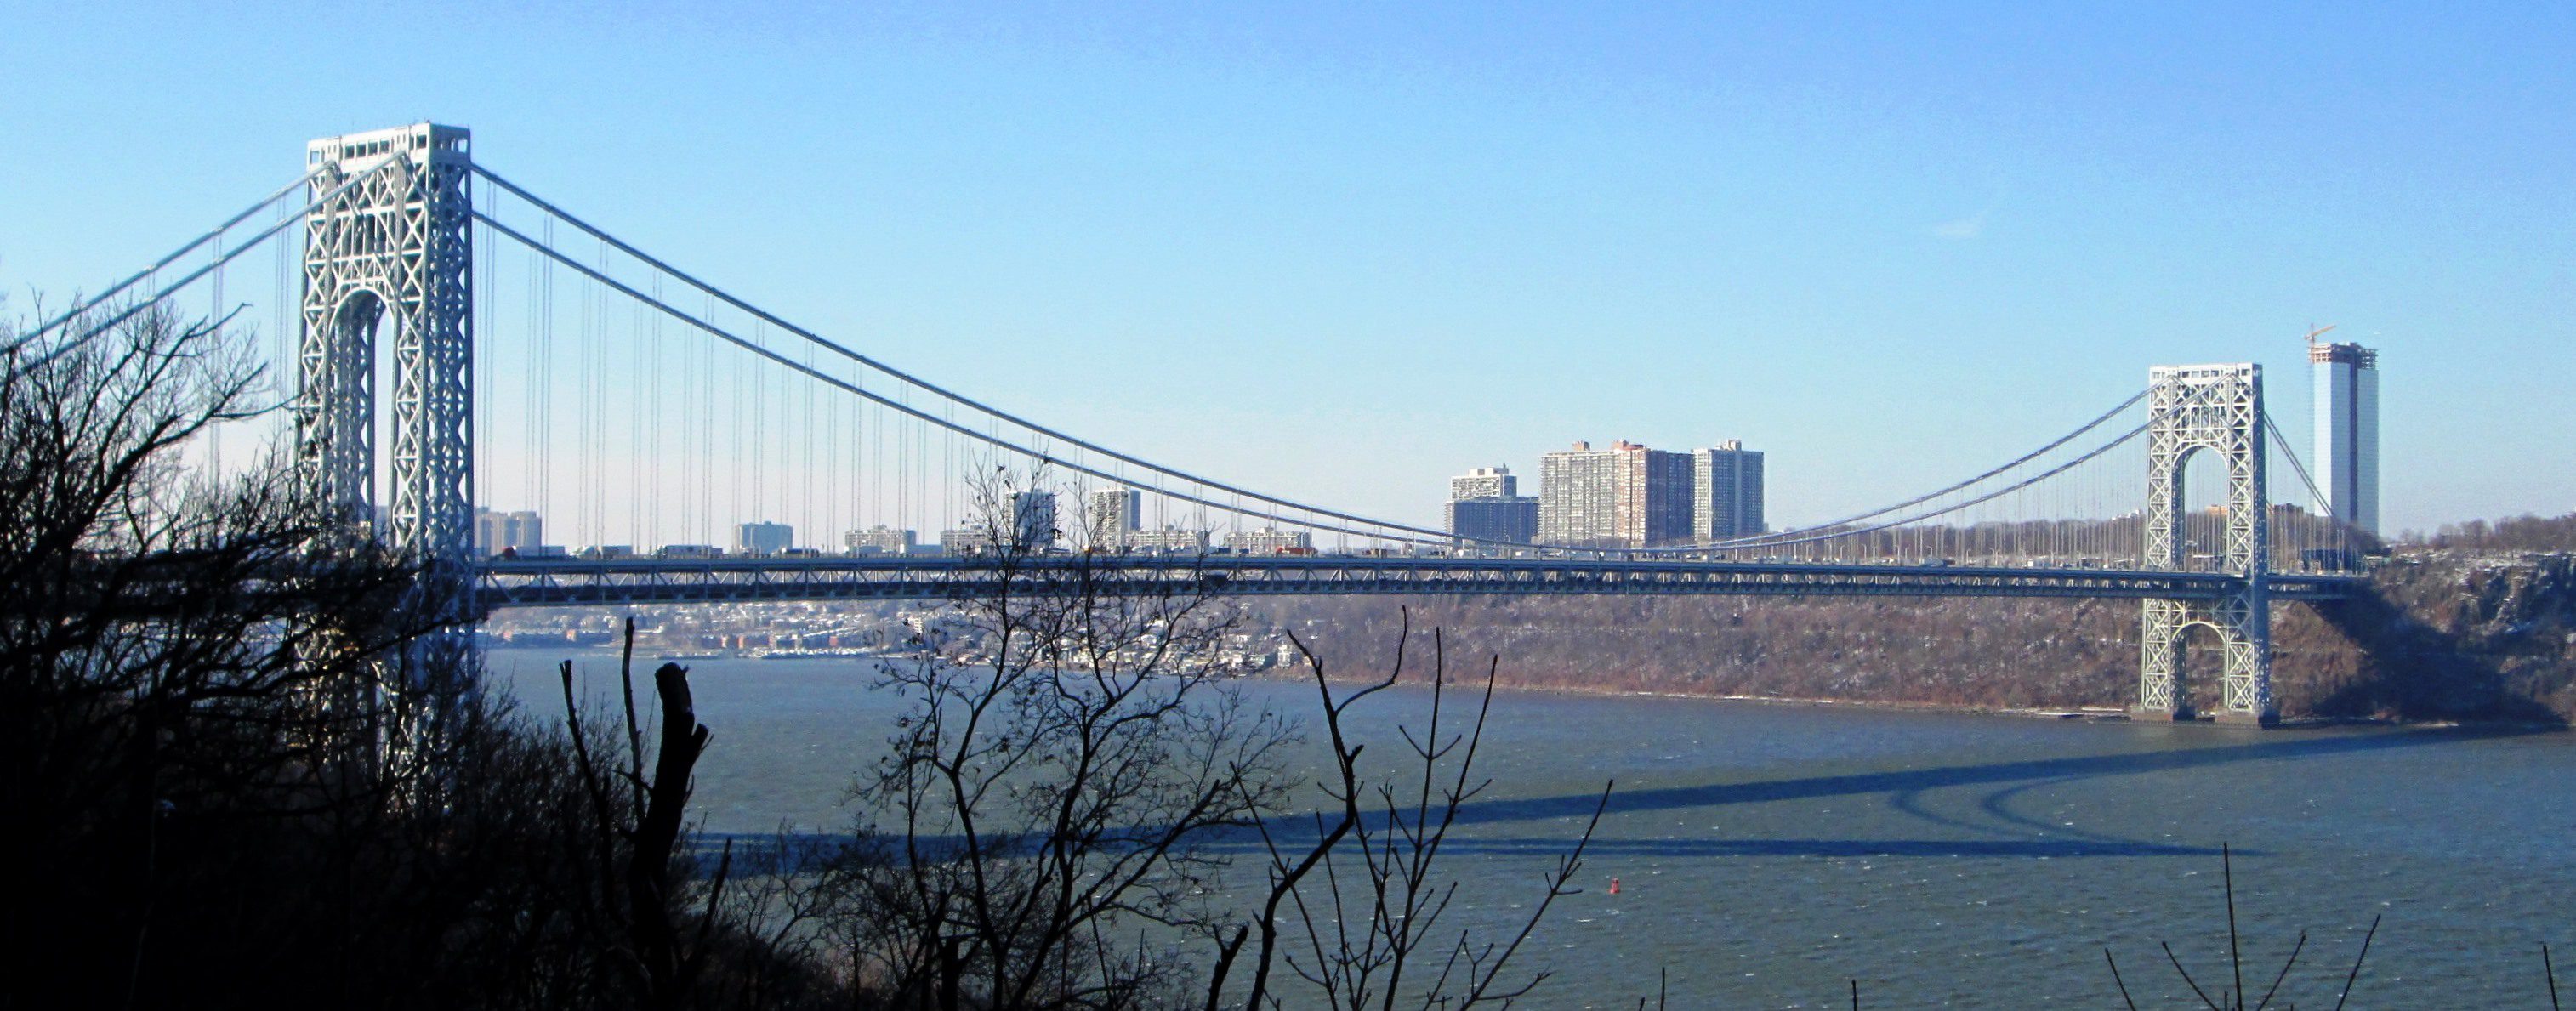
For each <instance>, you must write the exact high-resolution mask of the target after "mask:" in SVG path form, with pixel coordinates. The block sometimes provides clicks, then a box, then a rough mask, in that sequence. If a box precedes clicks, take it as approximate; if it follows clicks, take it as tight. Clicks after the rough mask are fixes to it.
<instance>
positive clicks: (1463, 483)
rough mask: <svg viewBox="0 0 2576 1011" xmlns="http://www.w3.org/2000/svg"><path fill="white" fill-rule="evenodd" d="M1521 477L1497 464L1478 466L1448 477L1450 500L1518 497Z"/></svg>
mask: <svg viewBox="0 0 2576 1011" xmlns="http://www.w3.org/2000/svg"><path fill="white" fill-rule="evenodd" d="M1520 493H1521V479H1520V478H1517V477H1514V476H1512V471H1511V468H1509V467H1505V466H1502V465H1500V464H1497V465H1495V466H1491V467H1478V468H1476V469H1474V470H1471V471H1468V472H1467V473H1465V474H1462V475H1459V476H1457V477H1453V478H1450V479H1449V498H1450V500H1451V501H1453V502H1454V501H1458V500H1461V499H1471V498H1518V497H1520Z"/></svg>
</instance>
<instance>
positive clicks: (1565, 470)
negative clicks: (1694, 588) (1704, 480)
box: [1538, 440, 1691, 548]
mask: <svg viewBox="0 0 2576 1011" xmlns="http://www.w3.org/2000/svg"><path fill="white" fill-rule="evenodd" d="M1538 493H1539V494H1538V497H1539V504H1538V540H1539V543H1542V544H1557V545H1564V546H1567V547H1599V548H1643V547H1656V546H1661V545H1667V544H1677V543H1682V542H1684V541H1686V540H1687V539H1688V538H1689V537H1690V536H1691V458H1690V454H1688V453H1673V452H1667V451H1664V450H1659V449H1648V448H1646V447H1644V446H1641V445H1638V444H1636V443H1633V442H1627V441H1624V440H1623V441H1620V442H1618V443H1616V444H1614V445H1612V446H1611V448H1609V449H1593V448H1592V444H1591V443H1588V442H1578V443H1575V444H1574V448H1573V449H1570V450H1564V451H1560V452H1555V453H1549V454H1546V455H1545V456H1542V457H1540V458H1539V481H1538Z"/></svg>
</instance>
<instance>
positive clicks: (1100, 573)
mask: <svg viewBox="0 0 2576 1011" xmlns="http://www.w3.org/2000/svg"><path fill="white" fill-rule="evenodd" d="M1013 565H1014V566H1015V567H1016V568H1015V571H1014V572H1013V573H1012V574H1011V576H1010V577H1009V578H1010V581H1011V582H1012V585H1013V589H1014V592H1017V593H1024V594H1026V593H1054V594H1068V593H1071V592H1074V591H1075V588H1076V587H1077V586H1078V585H1079V584H1080V583H1082V582H1085V581H1086V579H1085V578H1084V577H1085V574H1086V573H1088V574H1089V576H1090V578H1089V580H1088V581H1090V582H1092V583H1093V585H1094V586H1096V587H1099V588H1101V589H1105V590H1108V591H1110V592H1115V593H1124V594H1132V595H1157V594H1163V593H1174V592H1190V591H1197V590H1216V591H1222V592H1225V593H1228V594H1244V595H1254V596H1289V595H1318V594H1431V595H1450V596H1465V595H1473V594H1664V595H1711V594H1732V595H1778V596H1800V595H1824V596H1903V597H2108V598H2133V599H2135V598H2163V599H2185V600H2218V599H2222V598H2224V597H2226V596H2227V595H2228V593H2229V592H2230V591H2231V590H2234V589H2235V588H2238V587H2241V586H2242V585H2243V583H2244V581H2243V580H2242V579H2241V578H2239V577H2235V576H2229V575H2225V574H2221V573H2209V572H2149V571H2142V570H2127V569H2083V568H2072V569H2068V568H2011V567H1979V566H1964V565H1855V564H1834V563H1819V562H1712V561H1696V560H1624V559H1589V558H1419V557H1374V556H1358V555H1298V556H1267V555H1209V556H1204V557H1202V556H1194V555H1115V556H1100V555H1088V556H1086V555H1033V556H1026V557H1022V558H1019V559H1016V560H1014V562H1013ZM1003 579H1004V577H1003V575H1002V573H1001V571H1000V570H999V569H998V568H997V567H996V563H995V562H994V561H993V560H992V559H990V558H986V557H978V556H972V555H965V556H959V555H944V556H929V557H912V558H882V557H819V558H817V557H806V558H729V559H710V560H675V559H656V558H636V559H621V560H613V561H592V560H585V559H511V560H502V559H495V560H492V561H489V562H484V563H481V564H480V566H479V567H478V569H477V573H476V586H477V590H478V593H477V596H478V598H479V602H480V604H481V606H483V607H485V608H490V609H498V608H505V607H550V606H563V605H614V604H701V603H750V602H758V601H782V600H942V599H954V598H959V597H973V596H986V595H990V594H991V593H993V592H995V591H996V590H998V589H999V588H1000V586H1001V583H1002V582H1003ZM2363 581H2364V580H2363V579H2362V577H2358V576H2350V575H2312V574H2298V573H2291V574H2274V575H2272V576H2270V577H2269V578H2268V579H2266V581H2265V585H2266V587H2267V588H2268V591H2269V595H2270V596H2271V597H2272V598H2273V599H2275V600H2310V601H2314V600H2331V599H2337V598H2340V597H2342V596H2344V595H2346V594H2348V593H2350V592H2351V591H2352V590H2354V589H2355V588H2357V587H2358V586H2359V585H2360V584H2361V583H2362V582H2363Z"/></svg>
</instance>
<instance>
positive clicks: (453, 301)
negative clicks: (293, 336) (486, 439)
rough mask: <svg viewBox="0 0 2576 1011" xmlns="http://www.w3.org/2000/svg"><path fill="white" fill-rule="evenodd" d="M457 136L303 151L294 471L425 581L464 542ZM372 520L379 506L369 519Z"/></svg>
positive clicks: (468, 532)
mask: <svg viewBox="0 0 2576 1011" xmlns="http://www.w3.org/2000/svg"><path fill="white" fill-rule="evenodd" d="M468 136H469V135H468V133H467V132H466V131H465V130H463V129H460V128H458V127H452V126H438V125H435V124H431V123H420V124H415V125H412V126H405V127H397V128H394V129H391V130H376V131H372V132H368V133H354V134H349V135H347V136H344V137H326V138H323V139H321V140H316V141H313V142H311V143H309V144H307V145H305V149H304V150H305V167H306V169H307V170H308V171H311V172H312V173H313V178H312V184H311V185H312V188H313V194H314V196H315V197H316V198H320V197H322V196H324V195H326V194H329V193H330V192H331V191H333V190H336V189H339V188H340V186H341V184H342V183H344V182H346V181H348V180H349V179H351V178H353V177H356V176H359V175H361V174H365V173H368V172H371V171H372V172H373V173H374V174H373V175H372V176H370V177H369V178H368V179H367V180H366V181H365V182H363V183H361V184H360V185H358V186H354V187H351V188H350V189H349V190H348V192H346V193H342V194H340V195H339V196H338V197H336V198H334V199H332V200H330V201H329V202H327V203H325V204H323V205H322V206H319V207H316V208H314V209H313V211H312V213H311V214H310V215H308V216H307V217H306V219H305V223H304V304H303V321H304V327H303V330H304V332H303V339H302V342H301V345H300V347H299V353H298V359H299V362H298V364H299V368H298V372H299V378H300V379H301V381H302V385H301V386H300V387H299V390H300V392H299V394H298V396H297V398H296V403H295V436H296V460H297V467H298V471H299V473H300V475H301V477H302V478H303V480H304V481H305V482H306V484H307V487H308V489H310V490H311V491H313V492H315V493H317V494H318V495H319V496H321V498H322V499H323V501H327V502H331V503H333V504H335V505H337V506H339V507H340V508H341V509H342V510H344V511H345V513H346V515H347V516H348V517H349V518H350V520H351V521H352V522H366V523H372V524H375V525H376V526H377V527H378V528H379V529H380V530H381V531H382V532H383V533H384V534H385V535H386V538H387V540H388V541H389V542H390V543H391V544H392V545H393V546H394V547H395V548H397V549H400V550H403V551H407V552H412V553H415V555H416V557H418V558H419V559H421V560H422V561H423V562H424V563H426V564H428V565H430V566H432V567H433V569H436V568H441V567H445V566H450V565H452V566H456V567H458V568H459V570H460V571H461V569H462V566H463V565H464V563H465V562H466V560H467V556H468V554H469V553H470V548H471V546H472V543H473V534H474V529H473V527H474V506H473V503H474V470H473V441H472V440H473V406H474V391H473V386H472V376H473V372H472V368H471V363H472V361H473V355H474V326H473V317H474V272H473V262H474V246H473V235H474V233H473V227H472V226H473V204H472V202H471V200H470V199H469V197H468V193H467V189H466V179H467V177H468V176H470V175H471V174H472V172H473V159H472V156H471V154H470V153H469V151H468V147H467V143H468ZM379 324H388V325H386V326H385V327H384V328H383V330H382V331H381V332H382V333H384V334H386V335H389V336H390V337H391V338H392V343H393V348H392V351H393V368H392V377H393V387H394V389H393V418H392V424H391V426H390V435H391V439H392V441H393V447H392V453H391V460H392V474H391V480H390V481H388V482H387V484H386V497H387V498H388V499H390V501H387V502H383V503H379V502H378V501H377V500H376V483H375V479H376V470H375V466H376V456H375V451H376V446H375V424H376V388H375V387H376V371H377V359H376V355H377V351H378V348H377V337H378V334H379V332H380V331H379ZM380 506H381V508H380Z"/></svg>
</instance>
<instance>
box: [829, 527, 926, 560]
mask: <svg viewBox="0 0 2576 1011" xmlns="http://www.w3.org/2000/svg"><path fill="white" fill-rule="evenodd" d="M918 537H919V535H918V534H915V533H914V532H913V531H911V530H908V529H901V528H896V527H889V526H886V525H885V524H883V523H879V524H877V525H875V526H872V527H869V528H867V529H865V530H851V531H848V532H846V533H843V534H842V535H841V547H842V548H843V549H844V550H847V551H848V552H849V553H851V554H854V555H900V554H903V553H905V552H908V551H911V550H912V548H913V545H914V541H915V540H917V539H918Z"/></svg>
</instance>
